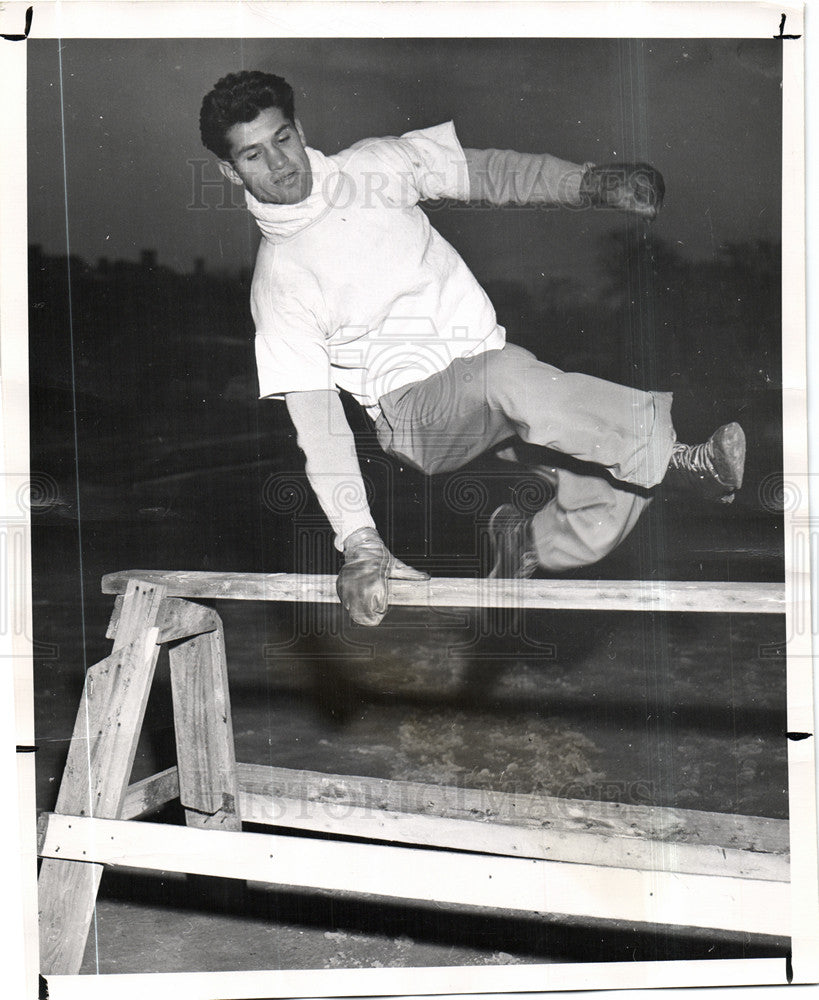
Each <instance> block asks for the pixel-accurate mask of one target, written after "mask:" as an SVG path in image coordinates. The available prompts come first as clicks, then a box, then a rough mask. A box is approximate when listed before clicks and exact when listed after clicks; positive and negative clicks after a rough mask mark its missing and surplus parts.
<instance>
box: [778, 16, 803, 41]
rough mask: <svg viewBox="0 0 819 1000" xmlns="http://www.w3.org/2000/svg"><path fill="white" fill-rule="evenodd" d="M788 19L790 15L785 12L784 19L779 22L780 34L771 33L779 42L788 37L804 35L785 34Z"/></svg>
mask: <svg viewBox="0 0 819 1000" xmlns="http://www.w3.org/2000/svg"><path fill="white" fill-rule="evenodd" d="M787 20H788V15H787V14H783V15H782V20H781V21H780V22H779V34H778V35H771V38H775V39H776V40H777V41H778V42H784V41H785V39H786V38H791V39H794V38H801V37H802V36H801V35H786V34H784V31H785V22H786V21H787Z"/></svg>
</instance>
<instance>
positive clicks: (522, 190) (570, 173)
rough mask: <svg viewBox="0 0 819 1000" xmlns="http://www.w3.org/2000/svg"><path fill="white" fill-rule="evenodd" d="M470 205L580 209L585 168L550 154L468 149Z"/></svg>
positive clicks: (465, 156)
mask: <svg viewBox="0 0 819 1000" xmlns="http://www.w3.org/2000/svg"><path fill="white" fill-rule="evenodd" d="M464 158H465V160H466V163H467V171H468V175H469V197H470V200H471V201H485V202H489V203H490V204H492V205H530V204H540V205H566V206H569V207H571V206H579V205H580V204H581V199H580V179H581V177H582V176H583V171H584V170H585V165H584V164H578V163H571V162H570V161H568V160H560V159H558V158H557V157H556V156H551V155H549V154H548V153H517V152H515V151H514V150H512V149H466V150H464Z"/></svg>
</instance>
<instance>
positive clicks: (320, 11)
mask: <svg viewBox="0 0 819 1000" xmlns="http://www.w3.org/2000/svg"><path fill="white" fill-rule="evenodd" d="M28 6H29V5H28V4H26V3H9V4H7V5H5V6H4V7H3V9H2V10H0V30H2V31H4V32H21V31H23V24H24V20H25V11H26V8H27V7H28ZM33 6H34V21H33V24H32V29H31V37H33V38H35V37H36V38H58V37H62V38H71V37H74V38H96V37H145V38H147V37H176V38H185V37H200V38H205V37H207V38H218V37H250V36H259V37H264V36H265V35H266V34H269V33H271V32H275V34H276V35H277V37H280V38H281V37H311V36H321V37H327V36H328V35H330V34H332V35H336V36H339V37H403V36H407V37H411V36H414V37H440V36H446V35H451V34H456V35H457V34H459V32H462V30H463V23H464V18H465V8H467V9H468V23H469V28H470V36H471V37H475V38H478V37H493V36H495V35H503V36H506V37H515V36H519V37H524V36H529V35H541V34H542V35H543V36H545V37H571V36H575V35H577V34H582V35H584V36H585V34H586V32H585V30H584V29H585V28H586V26H587V25H589V24H594V27H595V32H594V35H595V37H635V38H638V37H651V38H661V37H743V38H750V37H765V38H768V37H771V36H772V35H775V34H776V31H777V30H778V28H779V18H780V15H781V14H782V13H784V14H786V17H787V20H786V25H787V27H786V29H785V30H786V31H787V32H788V33H789V34H790V33H792V34H796V35H799V36H800V37H799V38H796V39H790V40H788V41H783V42H782V44H783V46H787V48H785V49H784V59H783V181H782V188H783V226H782V230H783V232H782V235H783V246H782V254H783V256H782V270H783V285H782V305H783V333H782V341H783V387H784V388H783V426H784V428H786V429H787V433H786V434H785V453H784V468H785V470H786V480H792V481H794V482H796V483H797V484H799V485H800V486H801V489H800V490H799V491H798V496H799V500H798V502H797V503H795V504H794V505H793V506H791V507H789V508H788V509H786V511H785V531H784V537H785V539H786V541H787V540H788V539H790V538H792V537H794V535H795V534H796V533H798V532H803V533H804V530H805V525H806V524H807V525H808V526H810V525H811V524H812V523H813V522H812V521H811V519H810V513H809V508H808V495H809V492H810V490H811V488H812V479H811V478H809V477H808V463H807V455H808V422H807V391H806V390H807V386H806V375H807V370H808V369H807V343H806V335H805V332H806V285H805V267H804V265H805V221H804V220H805V197H804V186H805V185H804V182H805V173H804V152H805V136H804V127H803V124H804V123H803V118H802V113H801V112H802V108H803V106H804V96H805V95H804V68H803V66H804V37H803V35H804V16H803V15H804V11H803V9H802V8H801V7H792V6H790V5H788V6H783V5H774V4H756V3H746V2H744V0H719V2H711V3H708V4H707V5H706V4H701V3H684V2H676V0H652V2H651V3H624V2H619V3H604V2H600V3H595V2H590V3H586V2H571V3H566V2H550V0H529V2H525V0H524V2H512V3H499V2H496V0H483V2H461V3H452V2H449V3H446V2H438V0H427V2H425V3H423V4H421V6H423V7H424V8H425V9H424V12H423V14H424V16H423V18H419V16H418V8H419V4H417V3H408V2H403V0H392V2H389V3H383V2H377V0H358V2H325V0H316V2H310V3H299V4H294V3H288V2H274V3H243V4H234V3H223V2H212V3H190V2H186V0H146V2H142V3H116V2H114V3H105V4H104V5H102V4H99V3H91V2H84V0H63V2H61V3H43V4H34V5H33ZM102 6H104V8H105V14H104V16H100V15H101V7H102ZM706 8H707V13H706ZM516 15H517V16H516ZM524 15H525V16H524ZM521 24H527V25H529V26H530V27H531V26H532V25H533V24H536V26H537V28H538V30H537V31H533V30H522V29H521V28H520V27H518V30H515V27H516V26H519V25H521ZM328 27H332V31H329V30H328ZM0 44H2V45H3V47H4V52H3V55H4V59H3V60H2V61H0V86H2V92H3V94H4V95H5V102H4V111H5V121H6V123H7V125H8V132H7V134H8V141H4V142H3V144H2V154H1V155H2V171H3V174H2V176H3V184H2V185H0V247H2V272H1V273H0V365H1V366H2V367H0V375H1V376H2V382H0V406H2V416H3V427H4V435H3V441H2V442H0V443H1V444H2V449H0V461H2V465H0V475H2V481H3V484H4V489H3V491H0V501H2V503H3V508H2V512H0V513H1V514H2V517H3V529H4V530H5V532H6V533H7V536H8V538H9V539H11V538H12V537H13V538H15V539H17V538H20V537H22V538H23V539H24V540H26V542H30V522H29V520H28V519H27V518H24V519H22V520H21V519H20V516H19V499H18V491H19V483H18V482H17V480H18V479H19V477H20V476H21V475H22V476H24V477H25V476H27V475H28V445H29V428H28V405H27V400H28V353H27V346H28V345H27V335H26V330H27V311H28V307H27V273H26V261H27V239H26V232H27V222H26V220H27V191H26V179H27V172H26V168H25V164H26V143H25V136H26V119H25V88H26V68H25V64H26V58H25V42H24V41H23V42H20V43H16V42H8V41H5V40H3V41H2V42H0ZM806 483H807V484H808V485H807V488H805V484H806ZM10 550H11V547H10V546H9V547H7V551H10ZM15 551H16V548H15ZM785 556H786V601H787V608H788V612H787V614H788V622H789V627H788V635H789V636H790V639H789V646H788V731H789V732H791V733H811V734H812V733H813V732H814V703H813V688H812V683H813V682H812V648H811V634H810V630H809V629H808V630H807V631H805V630H803V631H802V632H801V634H800V633H798V632H797V633H794V634H793V635H792V634H791V630H790V623H792V622H793V620H794V619H798V620H800V621H805V620H807V621H809V620H810V617H809V616H810V612H811V606H812V600H811V590H810V579H809V575H808V571H807V570H806V568H805V566H804V565H797V564H795V562H794V558H793V548H792V546H790V545H788V544H786V545H785ZM2 573H3V575H4V576H5V580H3V579H0V585H2V584H5V586H4V587H3V593H4V594H5V595H6V597H5V600H6V602H7V611H8V613H9V614H8V617H7V620H13V621H15V622H18V621H19V622H22V633H21V632H20V630H13V631H12V633H11V634H7V633H6V634H3V635H0V654H2V656H3V661H4V663H8V662H11V663H12V664H13V670H11V671H9V670H5V671H3V675H2V676H3V681H2V683H3V685H4V687H3V689H2V691H0V704H1V705H2V709H0V710H1V711H2V712H3V713H4V714H3V716H2V717H0V726H3V727H4V729H3V731H4V732H5V733H7V734H12V733H13V734H14V737H15V747H22V748H23V749H24V750H25V748H31V747H33V745H34V733H33V692H32V685H31V649H30V639H29V638H28V637H30V636H31V592H30V587H31V561H30V548H28V547H27V546H26V547H25V552H24V556H23V558H22V561H18V562H16V563H14V562H12V561H11V560H8V559H7V560H6V562H5V564H4V566H3V570H2ZM806 616H807V617H806ZM814 627H815V626H814ZM6 657H9V658H10V660H9V659H6ZM788 749H789V754H788V757H789V789H790V804H791V815H790V821H791V863H792V871H793V872H794V873H795V875H794V877H793V880H792V884H791V899H792V920H793V927H792V935H793V946H792V958H791V967H792V979H793V982H796V983H800V982H802V983H809V982H815V981H816V980H817V979H819V947H817V942H819V923H818V921H817V902H816V898H817V849H816V776H815V759H814V740H813V739H812V738H811V739H802V740H793V739H791V740H789V741H788ZM34 756H35V755H34V754H33V753H25V752H22V753H17V754H16V755H15V758H13V760H14V761H15V762H16V763H15V764H14V765H13V767H12V773H11V775H10V780H11V782H12V786H11V787H14V786H16V788H17V795H18V801H19V824H18V828H17V829H16V834H17V836H18V838H19V840H18V842H17V843H18V848H19V851H18V854H19V857H20V858H21V869H20V871H19V872H16V875H17V876H19V884H18V882H15V881H14V877H12V881H11V882H9V883H8V884H7V891H8V892H9V893H15V894H16V891H17V890H18V889H19V892H20V896H21V898H22V900H23V901H24V902H23V922H22V923H21V924H19V925H18V928H19V929H18V931H17V932H15V931H11V932H9V931H7V934H8V933H10V934H11V937H10V939H9V940H8V941H7V942H6V944H7V945H9V944H10V945H11V949H12V950H11V954H12V955H13V956H14V958H15V959H16V961H15V962H14V963H13V964H12V965H10V966H8V968H9V975H11V970H12V968H13V969H15V970H17V969H18V966H20V965H21V964H22V966H23V969H22V971H21V972H20V976H19V977H18V978H19V982H20V983H21V984H24V985H25V992H19V993H18V992H11V993H10V995H20V996H24V995H25V996H28V995H32V996H33V995H36V994H35V993H31V992H30V990H31V984H32V982H33V980H32V964H31V962H32V958H33V957H34V956H35V955H36V949H37V946H36V937H37V926H36V885H35V884H34V881H33V875H32V872H33V871H35V870H36V869H35V862H36V858H35V851H34V843H35V840H36V836H35V833H34V827H35V822H34V777H33V768H34ZM4 777H5V775H4ZM5 787H9V786H5ZM32 888H33V892H34V894H33V895H32ZM32 935H33V938H32ZM21 958H22V962H20V959H21ZM784 964H785V963H783V962H782V961H781V960H778V959H747V960H714V961H713V962H711V961H709V962H698V961H694V962H635V963H592V964H588V965H583V964H581V965H578V964H571V965H558V964H554V965H552V964H549V965H532V966H515V967H502V966H498V967H468V968H466V967H458V968H445V969H421V968H419V969H414V968H413V969H412V970H408V969H361V970H358V969H355V970H352V969H347V970H344V969H342V970H296V971H256V972H250V971H249V972H238V973H237V972H230V973H174V974H166V973H147V974H141V975H104V976H99V977H93V976H88V975H82V976H76V977H73V976H51V977H49V978H48V989H49V995H50V996H51V997H56V998H58V1000H59V998H61V997H79V996H82V997H83V998H84V1000H85V998H93V997H95V996H100V997H102V996H106V997H108V996H111V995H116V996H117V997H118V998H122V1000H125V998H129V997H131V996H134V997H136V996H140V997H142V996H144V995H145V992H146V990H153V991H155V992H157V991H160V990H161V991H162V992H161V993H158V995H170V994H171V991H172V993H173V995H174V996H175V998H176V1000H183V998H188V997H191V998H192V997H197V998H198V997H203V998H204V997H213V996H217V995H218V996H219V997H224V998H226V1000H227V998H244V997H247V998H250V997H260V996H267V997H283V996H360V995H402V993H403V990H404V988H405V986H406V982H407V979H408V978H409V977H410V976H411V977H412V984H413V988H414V989H415V990H416V991H417V993H418V994H421V993H424V994H429V993H453V992H454V993H457V994H465V993H469V994H473V995H474V994H475V993H476V992H478V991H479V992H481V993H494V994H496V993H498V992H510V991H521V992H529V993H532V992H535V993H541V992H551V991H554V990H587V989H601V988H602V989H613V988H616V989H636V988H645V987H652V988H653V987H666V986H670V985H673V986H675V987H678V986H711V985H724V986H729V985H730V986H733V985H742V984H745V985H757V984H763V983H771V984H781V983H783V982H785V981H786V978H787V975H788V972H787V970H786V969H785V968H784ZM34 968H36V959H35V963H34ZM15 975H16V972H15ZM17 981H18V979H16V978H15V979H11V978H9V979H8V982H9V986H10V987H11V984H12V983H14V982H17ZM112 990H113V991H114V992H113V993H112Z"/></svg>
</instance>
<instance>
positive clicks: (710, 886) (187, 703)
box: [39, 570, 789, 975]
mask: <svg viewBox="0 0 819 1000" xmlns="http://www.w3.org/2000/svg"><path fill="white" fill-rule="evenodd" d="M103 591H104V592H105V593H110V594H117V595H119V596H118V597H117V600H116V605H115V609H114V614H113V617H112V619H111V624H110V626H109V630H108V637H109V638H112V639H113V640H114V645H113V649H112V652H111V654H110V656H107V657H106V658H105V659H104V660H102V661H100V662H99V663H97V664H95V665H94V666H93V667H91V668H90V669H89V670H88V672H87V674H86V679H85V687H84V690H83V695H82V699H81V702H80V707H79V711H78V714H77V720H76V723H75V727H74V732H73V735H72V739H71V744H70V748H69V752H68V759H67V762H66V766H65V771H64V774H63V779H62V784H61V786H60V792H59V796H58V799H57V805H56V809H55V812H54V813H51V814H48V815H46V816H43V817H42V818H41V824H40V855H41V856H42V858H43V862H42V868H41V871H40V883H39V891H40V961H41V971H42V972H43V974H46V975H48V974H74V973H77V972H78V971H79V968H80V965H81V962H82V958H83V952H84V950H85V946H86V941H87V937H88V931H89V928H90V924H91V920H92V916H93V911H94V907H95V903H96V897H97V890H98V888H99V884H100V878H101V876H102V872H103V867H104V865H105V864H109V865H123V866H127V867H136V868H144V869H153V870H169V871H179V872H187V873H190V874H202V875H214V876H222V877H228V878H238V879H251V880H255V881H262V882H269V883H271V884H279V885H289V886H304V887H313V888H320V889H329V890H336V889H340V890H352V891H357V892H361V893H373V894H376V895H382V896H391V897H403V898H407V899H415V900H434V901H437V902H441V903H448V902H449V903H464V904H472V905H479V906H494V907H500V908H504V909H514V910H529V911H537V912H544V911H548V912H551V913H556V914H567V915H573V916H586V917H595V918H597V919H611V920H631V921H640V922H646V923H649V924H674V925H683V926H693V927H711V928H721V929H725V930H730V931H744V932H748V933H754V934H764V935H773V936H776V937H786V936H787V934H788V928H787V926H783V914H787V913H788V911H789V907H788V895H787V894H788V884H789V865H788V824H787V821H784V820H774V819H766V818H762V817H747V816H725V815H722V814H716V813H702V812H695V811H692V810H679V809H674V810H672V809H665V808H654V807H646V806H628V805H619V804H616V803H608V804H606V803H594V802H585V801H581V800H567V799H554V798H548V797H542V796H528V795H508V794H501V793H498V794H494V793H493V795H492V796H491V808H489V807H488V806H487V803H486V801H485V799H483V798H482V797H481V795H480V794H479V793H477V792H475V793H473V792H470V791H468V790H465V789H461V788H457V789H456V788H447V787H438V786H431V785H421V784H417V783H412V782H399V781H386V780H377V779H370V778H355V777H346V776H338V775H323V774H317V773H313V772H305V771H292V770H289V769H283V768H271V767H262V766H259V765H254V764H237V762H236V758H235V751H234V744H233V729H232V720H231V711H230V698H229V695H228V678H227V663H226V659H225V644H224V633H223V628H222V623H221V620H220V618H219V616H218V614H217V613H216V612H215V611H214V610H212V609H211V608H210V607H207V606H205V605H202V604H200V603H197V601H199V600H205V599H207V600H213V599H239V600H268V601H315V602H321V603H335V602H336V601H337V598H336V594H335V578H334V577H330V576H298V575H289V574H239V573H176V572H161V571H148V570H132V571H128V572H126V573H120V574H111V575H109V576H107V577H105V578H104V580H103ZM391 603H392V604H403V605H422V606H432V605H434V606H438V607H506V608H510V607H516V608H558V609H566V608H571V609H583V608H587V609H590V610H632V611H633V610H636V609H641V610H656V611H693V612H724V611H730V612H733V613H737V612H745V613H784V595H783V593H782V588H781V587H779V586H777V585H768V584H754V583H748V584H742V583H738V584H723V583H717V584H698V583H676V582H662V581H660V582H658V581H653V582H651V583H639V582H632V581H626V582H623V581H615V582H611V583H606V582H603V583H598V582H592V581H566V580H560V581H533V580H526V581H503V580H498V581H487V580H479V581H475V580H462V579H436V580H431V581H428V582H423V583H417V582H402V581H396V582H395V583H394V584H393V585H392V591H391ZM162 645H167V646H168V649H169V660H170V671H171V691H172V699H173V713H174V730H175V734H176V745H177V766H176V767H172V768H169V769H168V770H166V771H162V772H160V773H158V774H155V775H153V776H152V777H150V778H146V779H144V780H142V781H140V782H137V783H135V784H129V781H130V775H131V768H132V765H133V761H134V756H135V753H136V747H137V741H138V739H139V735H140V731H141V729H142V724H143V720H144V716H145V709H146V705H147V701H148V695H149V692H150V688H151V683H152V680H153V676H154V670H155V667H156V662H157V658H158V655H159V651H160V648H161V646H162ZM176 798H178V799H179V800H180V801H181V803H182V805H183V807H184V809H185V820H186V824H187V825H186V826H185V827H181V826H173V825H164V824H156V823H143V822H139V821H138V819H137V817H140V816H144V815H146V814H148V813H150V812H152V811H154V810H155V809H157V808H159V807H161V806H162V805H164V804H165V803H167V802H169V801H172V800H174V799H176ZM328 804H333V805H334V806H336V807H341V813H340V814H338V815H337V816H336V817H334V815H333V811H332V810H329V809H328V808H327V805H328ZM242 819H245V820H246V821H248V822H253V823H256V824H268V825H275V826H280V827H287V826H290V827H296V828H300V829H303V830H313V831H320V832H322V833H323V834H326V833H327V832H330V833H335V834H339V835H344V834H347V835H353V836H357V837H362V838H366V839H368V840H371V841H385V842H388V845H387V844H379V843H372V844H362V843H350V842H345V841H333V840H327V839H325V838H322V839H318V838H310V837H306V836H305V837H297V838H294V837H284V836H280V835H279V836H277V835H266V834H258V833H243V832H242ZM405 845H412V846H405ZM424 846H435V847H438V848H442V850H438V851H435V852H430V851H428V850H424V849H423V847H424Z"/></svg>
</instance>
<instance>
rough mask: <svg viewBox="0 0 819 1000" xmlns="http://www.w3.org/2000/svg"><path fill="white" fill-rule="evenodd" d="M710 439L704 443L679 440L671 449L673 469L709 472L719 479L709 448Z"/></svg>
mask: <svg viewBox="0 0 819 1000" xmlns="http://www.w3.org/2000/svg"><path fill="white" fill-rule="evenodd" d="M710 443H711V442H710V441H704V442H702V444H680V442H679V441H677V442H676V443H675V444H674V446H673V449H672V451H671V467H672V469H681V470H683V471H686V472H696V473H707V474H708V475H709V476H714V478H715V479H717V480H719V475H718V474H717V470H716V469H715V468H714V462H713V460H712V457H711V450H710V448H709V445H710Z"/></svg>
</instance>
